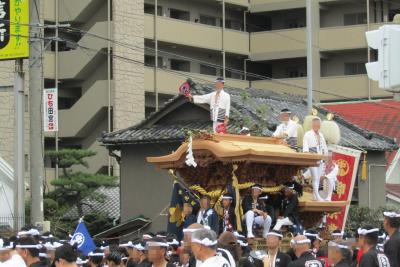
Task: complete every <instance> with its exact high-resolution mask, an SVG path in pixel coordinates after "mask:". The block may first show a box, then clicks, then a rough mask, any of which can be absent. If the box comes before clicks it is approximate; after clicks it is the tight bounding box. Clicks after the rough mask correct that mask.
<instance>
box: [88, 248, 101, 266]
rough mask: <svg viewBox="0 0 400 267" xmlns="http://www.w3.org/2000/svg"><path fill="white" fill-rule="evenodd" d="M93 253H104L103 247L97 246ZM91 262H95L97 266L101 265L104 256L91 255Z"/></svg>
mask: <svg viewBox="0 0 400 267" xmlns="http://www.w3.org/2000/svg"><path fill="white" fill-rule="evenodd" d="M93 253H103V251H101V249H99V248H96V249H95V250H94V251H93ZM89 262H92V263H94V264H95V265H96V266H101V263H102V262H103V256H89Z"/></svg>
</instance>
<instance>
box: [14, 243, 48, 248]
mask: <svg viewBox="0 0 400 267" xmlns="http://www.w3.org/2000/svg"><path fill="white" fill-rule="evenodd" d="M15 247H16V248H36V249H41V248H42V245H40V244H37V245H16V246H15Z"/></svg>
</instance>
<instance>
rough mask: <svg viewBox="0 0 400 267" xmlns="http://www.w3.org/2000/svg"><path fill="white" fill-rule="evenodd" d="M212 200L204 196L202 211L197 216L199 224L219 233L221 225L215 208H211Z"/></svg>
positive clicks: (201, 204) (201, 200) (202, 198)
mask: <svg viewBox="0 0 400 267" xmlns="http://www.w3.org/2000/svg"><path fill="white" fill-rule="evenodd" d="M210 202H211V198H210V196H208V195H203V196H202V197H201V199H200V210H199V213H198V214H197V223H200V224H202V225H204V226H208V227H210V229H211V230H213V231H214V232H216V233H218V231H219V223H218V215H217V213H216V212H215V210H214V209H213V208H211V207H210Z"/></svg>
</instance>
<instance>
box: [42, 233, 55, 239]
mask: <svg viewBox="0 0 400 267" xmlns="http://www.w3.org/2000/svg"><path fill="white" fill-rule="evenodd" d="M53 237H54V236H53V235H51V234H50V235H42V238H43V239H49V238H53Z"/></svg>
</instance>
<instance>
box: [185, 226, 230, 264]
mask: <svg viewBox="0 0 400 267" xmlns="http://www.w3.org/2000/svg"><path fill="white" fill-rule="evenodd" d="M216 248H217V234H216V233H215V232H214V231H212V230H208V229H200V230H197V231H195V232H193V233H192V240H191V249H192V252H193V254H194V256H195V257H196V259H197V260H198V261H200V262H201V265H199V266H201V267H230V264H229V262H228V261H227V260H226V259H225V258H224V257H222V256H220V255H218V254H217V250H216Z"/></svg>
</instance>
